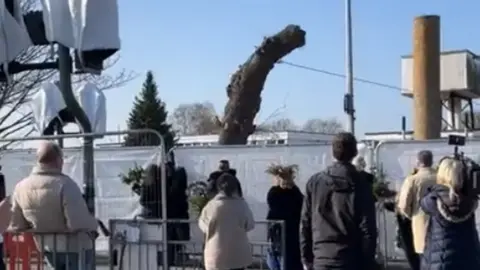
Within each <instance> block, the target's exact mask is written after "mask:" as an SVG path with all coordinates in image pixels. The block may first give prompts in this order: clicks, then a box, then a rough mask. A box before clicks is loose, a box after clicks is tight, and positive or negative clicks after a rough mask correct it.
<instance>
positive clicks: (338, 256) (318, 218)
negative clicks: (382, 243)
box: [300, 132, 377, 270]
mask: <svg viewBox="0 0 480 270" xmlns="http://www.w3.org/2000/svg"><path fill="white" fill-rule="evenodd" d="M332 152H333V157H334V158H335V159H336V162H335V163H333V164H332V165H331V166H329V167H328V168H326V170H325V171H323V172H320V173H317V174H314V175H313V176H312V177H310V179H309V180H308V182H307V186H306V190H305V199H304V202H303V207H302V218H301V223H300V234H301V236H300V245H301V255H302V263H303V265H304V269H314V270H327V269H342V270H353V269H355V270H357V269H375V268H376V267H377V264H376V262H375V252H376V248H377V227H376V217H375V203H374V198H373V193H372V189H371V186H370V185H369V184H368V182H367V180H366V179H364V178H363V177H362V176H361V175H360V174H359V173H358V171H357V170H356V168H355V167H354V166H353V165H352V164H351V162H352V159H353V158H354V157H355V156H356V155H357V152H358V151H357V140H356V139H355V136H354V135H353V134H351V133H345V132H342V133H339V134H337V135H335V137H334V139H333V141H332Z"/></svg>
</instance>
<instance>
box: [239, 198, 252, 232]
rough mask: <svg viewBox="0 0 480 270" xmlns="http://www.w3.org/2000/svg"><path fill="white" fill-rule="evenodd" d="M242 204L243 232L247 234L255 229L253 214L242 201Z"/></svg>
mask: <svg viewBox="0 0 480 270" xmlns="http://www.w3.org/2000/svg"><path fill="white" fill-rule="evenodd" d="M242 201H243V203H244V205H245V206H244V208H245V231H247V232H249V231H251V230H253V229H254V228H255V219H254V218H253V213H252V210H251V209H250V206H249V205H248V203H247V202H246V201H245V200H243V199H242Z"/></svg>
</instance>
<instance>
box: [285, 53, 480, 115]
mask: <svg viewBox="0 0 480 270" xmlns="http://www.w3.org/2000/svg"><path fill="white" fill-rule="evenodd" d="M277 63H278V64H284V65H287V66H291V67H294V68H299V69H303V70H308V71H312V72H317V73H322V74H325V75H329V76H333V77H338V78H343V79H345V78H346V77H347V76H346V75H345V74H342V73H336V72H332V71H328V70H326V69H320V68H314V67H311V66H306V65H300V64H295V63H292V62H287V61H284V60H279V61H278V62H277ZM353 80H354V81H357V82H361V83H366V84H370V85H375V86H378V87H383V88H388V89H392V90H397V91H402V90H403V91H410V92H411V90H408V89H404V88H401V87H398V86H394V85H391V84H386V83H381V82H376V81H371V80H367V79H362V78H358V77H353ZM473 103H474V104H475V105H479V106H480V103H477V102H475V101H474V102H473Z"/></svg>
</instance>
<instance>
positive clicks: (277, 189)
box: [267, 186, 282, 195]
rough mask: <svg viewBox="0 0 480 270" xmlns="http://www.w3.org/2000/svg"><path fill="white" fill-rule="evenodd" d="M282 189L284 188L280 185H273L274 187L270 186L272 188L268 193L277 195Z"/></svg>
mask: <svg viewBox="0 0 480 270" xmlns="http://www.w3.org/2000/svg"><path fill="white" fill-rule="evenodd" d="M281 191H282V188H281V187H279V186H272V187H270V189H269V190H268V192H267V194H270V195H276V194H279V193H280V192H281Z"/></svg>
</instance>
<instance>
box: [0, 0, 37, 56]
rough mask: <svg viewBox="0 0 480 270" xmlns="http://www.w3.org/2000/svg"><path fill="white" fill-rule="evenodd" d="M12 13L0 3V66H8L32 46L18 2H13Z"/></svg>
mask: <svg viewBox="0 0 480 270" xmlns="http://www.w3.org/2000/svg"><path fill="white" fill-rule="evenodd" d="M13 13H14V14H13V15H12V14H10V12H8V10H7V8H6V6H5V1H0V64H8V62H11V61H13V60H14V59H15V58H16V57H17V56H18V55H19V54H20V53H21V52H22V51H23V50H25V49H27V48H28V47H30V46H31V45H32V41H31V40H30V36H29V35H28V31H27V29H26V27H25V23H24V20H23V14H22V12H21V8H20V0H13Z"/></svg>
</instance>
